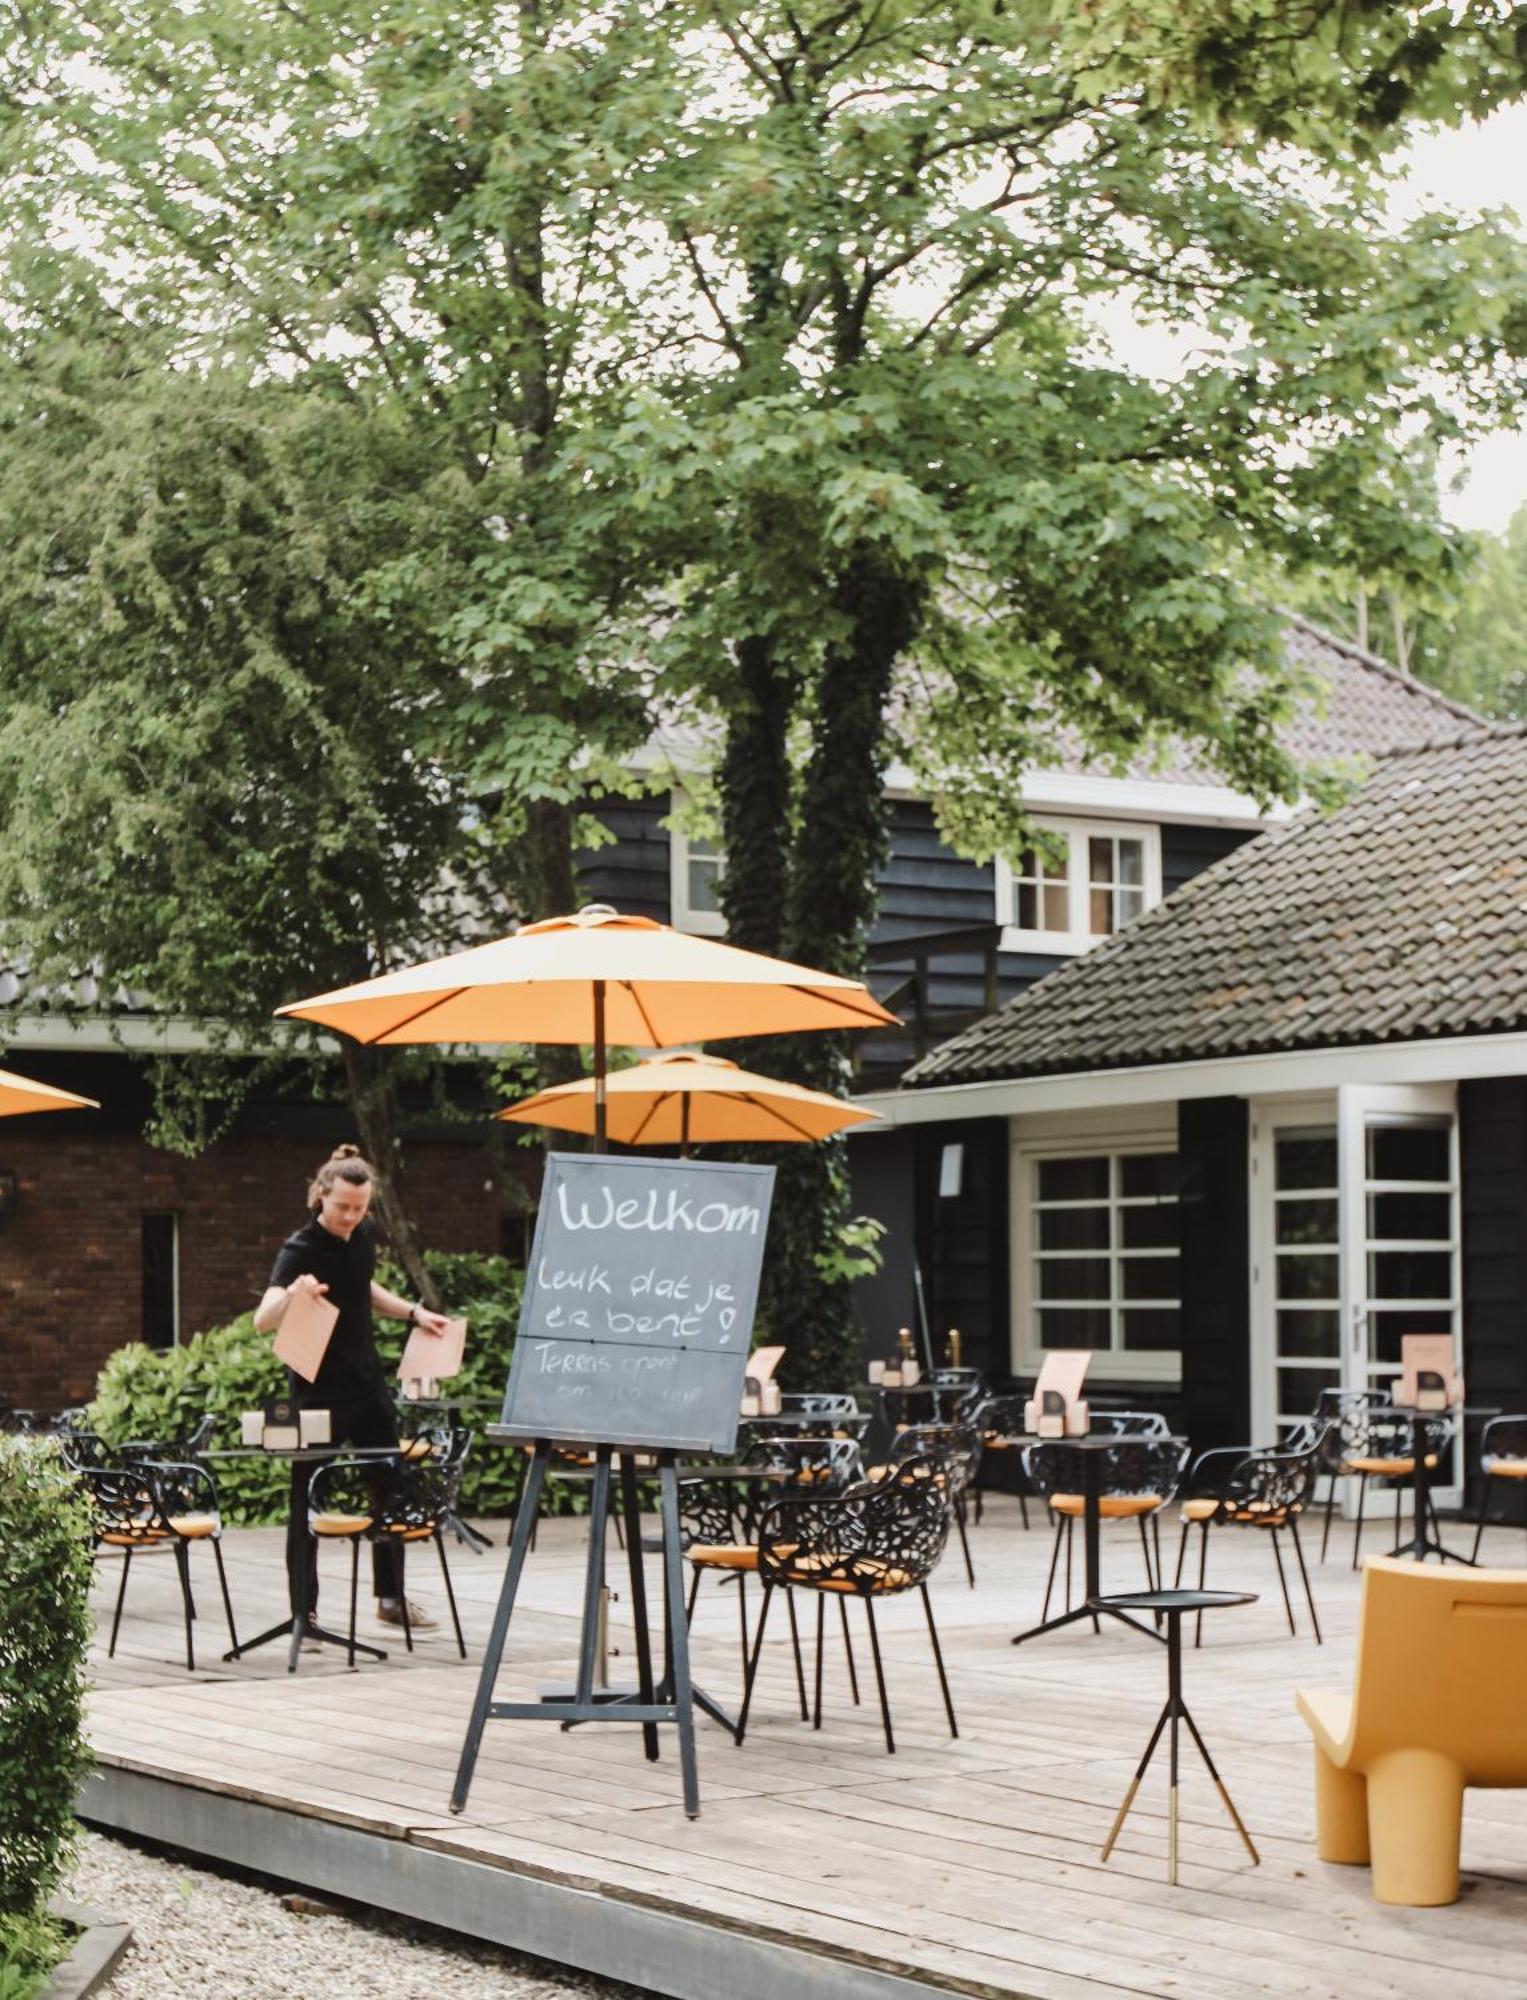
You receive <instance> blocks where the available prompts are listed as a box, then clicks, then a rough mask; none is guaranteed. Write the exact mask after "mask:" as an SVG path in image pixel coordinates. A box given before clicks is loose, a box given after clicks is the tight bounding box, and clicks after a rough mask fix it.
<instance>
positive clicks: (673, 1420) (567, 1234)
mask: <svg viewBox="0 0 1527 2000" xmlns="http://www.w3.org/2000/svg"><path fill="white" fill-rule="evenodd" d="M773 1192H774V1169H773V1168H772V1167H743V1166H730V1165H723V1164H722V1163H720V1162H713V1161H709V1160H705V1161H700V1160H638V1159H626V1158H618V1157H612V1156H608V1155H604V1154H589V1153H552V1154H550V1155H549V1156H548V1158H547V1162H546V1178H545V1183H544V1185H543V1187H542V1190H541V1210H540V1214H539V1215H538V1216H537V1218H536V1233H535V1247H534V1249H533V1251H532V1253H531V1259H530V1269H529V1271H528V1273H527V1274H526V1281H525V1302H524V1305H523V1306H522V1307H521V1310H520V1329H519V1338H518V1340H517V1341H516V1343H515V1349H514V1365H513V1367H512V1368H511V1369H510V1371H509V1386H508V1389H507V1390H506V1391H505V1395H504V1415H503V1424H502V1426H499V1427H495V1428H496V1430H511V1431H513V1432H514V1433H515V1434H516V1435H518V1436H522V1437H545V1438H556V1439H558V1440H565V1441H567V1442H569V1443H577V1444H625V1445H652V1446H663V1447H669V1448H671V1449H674V1450H679V1451H720V1452H729V1451H731V1450H732V1449H733V1447H734V1446H735V1444H736V1441H737V1417H738V1407H739V1404H740V1402H741V1399H742V1384H743V1377H744V1374H745V1372H746V1363H747V1356H748V1347H749V1343H750V1341H751V1338H752V1332H753V1312H754V1308H755V1306H756V1305H757V1302H758V1274H759V1270H760V1268H761V1266H762V1263H763V1250H764V1241H765V1238H766V1236H767V1234H768V1228H769V1203H770V1199H771V1197H772V1195H773Z"/></svg>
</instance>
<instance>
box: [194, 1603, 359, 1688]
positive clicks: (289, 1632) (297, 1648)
mask: <svg viewBox="0 0 1527 2000" xmlns="http://www.w3.org/2000/svg"><path fill="white" fill-rule="evenodd" d="M287 1637H290V1639H291V1642H292V1644H291V1652H290V1654H289V1656H288V1658H287V1662H286V1671H287V1672H288V1673H289V1674H294V1673H296V1671H297V1657H298V1655H299V1654H300V1653H301V1651H302V1642H303V1640H304V1639H317V1640H319V1641H320V1642H321V1643H322V1644H323V1645H325V1646H342V1647H343V1648H344V1650H345V1651H346V1652H347V1653H352V1654H353V1653H365V1654H366V1655H367V1656H368V1657H369V1658H371V1659H373V1660H385V1659H386V1657H387V1655H386V1654H385V1653H384V1652H383V1651H382V1649H381V1647H380V1646H368V1645H366V1644H365V1642H364V1641H363V1640H360V1639H354V1640H352V1639H350V1638H348V1637H346V1636H342V1635H341V1634H340V1633H338V1632H330V1631H328V1630H327V1629H326V1627H324V1626H322V1625H308V1624H306V1623H305V1622H304V1620H302V1619H300V1618H298V1617H296V1616H293V1617H290V1618H283V1619H282V1621H281V1623H280V1624H279V1625H272V1626H271V1628H270V1630H269V1631H268V1632H262V1633H261V1634H260V1636H259V1637H258V1638H257V1639H246V1640H245V1641H244V1643H243V1645H242V1646H235V1647H234V1649H233V1651H232V1652H231V1653H224V1655H223V1658H224V1660H242V1659H243V1657H244V1655H245V1654H246V1653H252V1652H253V1651H254V1649H255V1648H256V1646H268V1645H269V1644H270V1643H271V1641H272V1640H273V1639H285V1638H287Z"/></svg>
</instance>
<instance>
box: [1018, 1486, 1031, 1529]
mask: <svg viewBox="0 0 1527 2000" xmlns="http://www.w3.org/2000/svg"><path fill="white" fill-rule="evenodd" d="M1018 1512H1019V1514H1020V1515H1021V1516H1022V1519H1023V1532H1024V1533H1025V1534H1027V1533H1028V1531H1029V1501H1028V1495H1027V1494H1026V1493H1025V1492H1024V1490H1023V1488H1022V1487H1021V1486H1020V1487H1019V1488H1018Z"/></svg>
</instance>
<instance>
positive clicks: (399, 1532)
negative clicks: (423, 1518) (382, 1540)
mask: <svg viewBox="0 0 1527 2000" xmlns="http://www.w3.org/2000/svg"><path fill="white" fill-rule="evenodd" d="M434 1532H435V1531H434V1529H433V1528H432V1527H429V1526H425V1527H422V1528H419V1527H406V1526H405V1525H404V1524H403V1523H402V1522H401V1521H396V1522H395V1521H387V1522H385V1523H384V1524H383V1527H382V1533H383V1534H384V1535H391V1536H392V1538H393V1540H394V1541H398V1542H427V1541H428V1540H429V1538H430V1537H431V1535H433V1534H434Z"/></svg>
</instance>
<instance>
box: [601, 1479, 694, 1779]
mask: <svg viewBox="0 0 1527 2000" xmlns="http://www.w3.org/2000/svg"><path fill="white" fill-rule="evenodd" d="M620 1504H621V1510H622V1512H623V1513H624V1515H625V1517H626V1567H627V1568H628V1569H629V1571H630V1573H631V1616H632V1619H633V1621H634V1623H635V1626H636V1684H637V1688H638V1690H639V1692H640V1696H641V1704H642V1707H643V1708H651V1706H652V1704H653V1702H654V1701H655V1700H656V1699H657V1697H656V1694H655V1692H654V1682H653V1679H652V1633H651V1629H650V1627H649V1625H648V1623H647V1573H646V1570H645V1569H644V1568H643V1567H642V1511H641V1499H640V1496H639V1495H638V1493H637V1490H636V1467H635V1466H634V1465H633V1464H632V1462H631V1455H630V1453H629V1452H624V1451H623V1452H622V1453H621V1455H620ZM699 1580H700V1572H699V1571H698V1570H696V1571H695V1581H696V1582H697V1583H698V1582H699ZM684 1622H685V1626H686V1628H687V1626H688V1623H689V1607H688V1606H686V1607H685V1611H684ZM642 1749H643V1751H644V1752H645V1754H646V1758H647V1762H648V1763H649V1764H655V1763H656V1762H657V1757H658V1743H657V1724H656V1723H655V1722H644V1723H643V1724H642Z"/></svg>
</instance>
